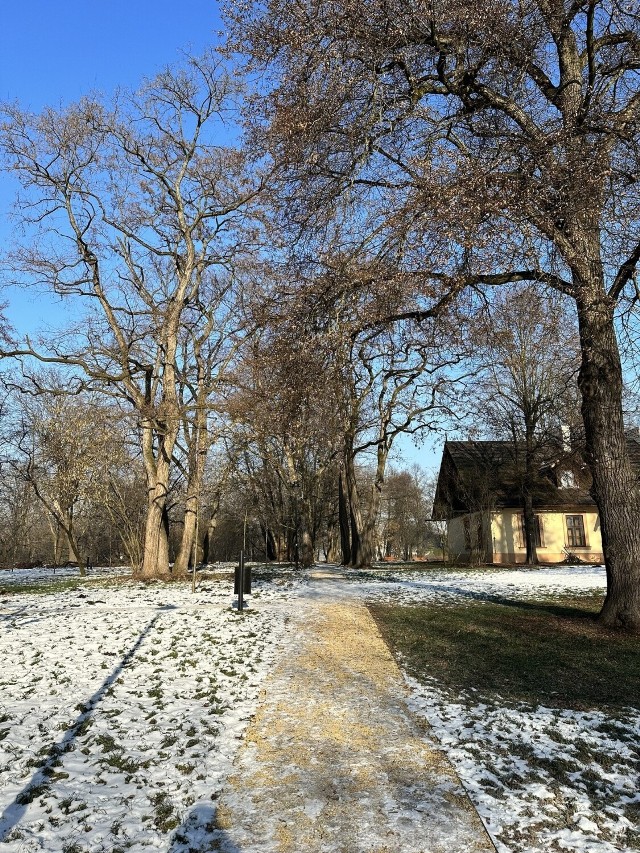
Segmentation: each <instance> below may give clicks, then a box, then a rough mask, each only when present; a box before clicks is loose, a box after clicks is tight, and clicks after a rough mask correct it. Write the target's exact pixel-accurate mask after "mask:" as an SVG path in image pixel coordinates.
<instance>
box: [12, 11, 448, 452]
mask: <svg viewBox="0 0 640 853" xmlns="http://www.w3.org/2000/svg"><path fill="white" fill-rule="evenodd" d="M221 29H222V23H221V21H220V16H219V10H218V4H217V2H216V0H180V2H175V0H171V2H170V0H154V2H151V0H129V2H124V0H110V2H108V3H107V2H104V0H84V2H80V0H58V2H54V0H37V2H34V0H22V2H16V0H5V2H4V3H2V4H1V5H0V102H2V101H5V102H6V101H16V100H17V101H19V102H20V104H21V105H22V106H23V107H25V108H27V109H29V110H33V111H38V110H40V109H41V108H42V107H44V106H47V105H52V106H59V105H61V104H65V103H69V102H71V101H74V100H77V99H78V98H80V97H81V96H82V95H84V94H86V93H88V92H101V93H102V94H105V95H108V94H110V93H111V92H113V91H114V90H115V89H116V88H117V87H118V86H124V87H129V88H131V87H136V86H137V85H138V83H139V82H140V81H141V80H142V79H143V78H144V77H151V76H153V75H154V74H155V73H156V72H158V71H159V70H161V69H162V68H164V67H166V66H167V65H171V64H174V63H176V62H178V61H179V60H180V58H181V56H182V54H183V53H184V52H188V53H193V54H198V53H200V52H202V51H203V50H204V49H205V48H206V47H208V46H210V45H212V44H213V43H215V42H216V41H217V40H218V34H219V32H220V30H221ZM16 189H17V188H16V186H15V184H14V183H13V181H12V180H11V178H10V177H9V176H7V175H6V173H3V172H1V171H0V254H2V253H3V252H4V251H5V250H6V249H7V248H8V247H9V246H10V242H11V233H12V225H11V222H10V219H9V212H10V209H11V205H12V201H13V198H14V195H15V192H16ZM0 300H2V301H4V300H7V301H8V309H7V315H8V317H9V320H10V321H11V322H12V324H13V325H14V326H15V327H16V329H17V331H18V332H19V333H22V334H25V333H27V334H35V332H36V331H37V330H46V328H47V327H48V326H52V327H55V326H61V325H63V324H64V321H65V315H64V310H65V308H63V305H62V303H61V302H60V300H58V299H56V298H55V297H53V296H50V295H48V294H45V293H37V292H35V291H34V290H30V289H29V290H25V289H17V288H12V287H7V286H6V279H5V286H4V288H3V289H2V290H1V291H0ZM67 310H68V309H67ZM399 445H400V447H401V452H402V455H403V456H404V457H405V459H406V460H407V461H414V460H415V461H417V462H419V463H420V464H422V465H426V466H427V467H433V466H436V465H437V462H438V461H439V452H436V453H435V454H434V452H433V450H432V449H431V448H430V446H429V444H427V447H425V448H424V449H422V450H418V451H416V450H415V449H414V448H413V446H412V442H411V440H410V439H408V438H405V439H404V440H402V441H400V442H399Z"/></svg>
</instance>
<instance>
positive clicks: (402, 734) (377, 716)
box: [217, 577, 495, 853]
mask: <svg viewBox="0 0 640 853" xmlns="http://www.w3.org/2000/svg"><path fill="white" fill-rule="evenodd" d="M317 582H318V583H320V584H321V583H322V580H321V579H320V578H319V577H318V579H317ZM293 629H294V631H295V632H296V634H297V636H298V637H299V642H298V643H297V645H296V650H295V652H293V653H291V654H289V655H288V657H287V659H285V660H282V661H281V663H280V665H279V666H278V668H277V669H276V670H275V671H274V673H273V674H272V675H271V677H270V679H269V680H268V682H267V684H266V687H265V691H264V695H263V698H262V702H261V705H260V707H259V710H258V713H257V715H256V717H255V719H254V720H253V722H252V723H251V725H250V727H249V730H248V732H247V737H246V742H245V744H244V745H243V747H242V748H241V752H240V755H239V758H238V761H237V762H236V772H235V774H234V775H233V776H232V777H231V778H230V779H229V786H228V788H227V791H226V793H225V794H224V796H223V798H222V800H221V802H220V803H219V805H218V810H217V824H218V827H219V829H221V830H224V834H225V836H226V839H227V843H226V844H225V845H224V846H225V847H227V849H228V850H230V851H232V850H237V851H240V853H254V852H255V853H257V851H260V853H269V851H274V853H275V851H277V853H320V851H322V853H441V851H442V853H445V851H446V853H458V851H460V853H462V851H468V853H481V851H495V848H494V847H493V845H492V843H491V841H490V840H489V838H488V836H487V834H486V832H485V829H484V827H483V825H482V823H481V821H480V819H479V817H478V815H477V813H476V811H475V810H474V808H473V806H472V805H471V803H470V802H469V800H468V798H467V796H466V794H465V792H464V789H463V788H462V786H461V784H460V781H459V779H458V777H457V776H456V774H455V772H454V770H453V768H452V767H451V765H450V764H449V762H448V761H447V760H446V758H445V757H444V756H443V754H442V753H441V752H440V751H439V750H438V748H437V746H436V744H435V742H434V741H433V740H432V738H431V737H430V736H429V732H428V731H427V730H425V729H424V728H421V727H420V725H419V724H418V722H417V720H415V718H413V717H412V716H411V714H410V713H409V711H408V709H407V707H406V705H405V702H404V695H405V692H404V691H405V688H404V685H403V679H402V673H401V672H400V670H399V668H398V666H397V664H396V662H395V661H394V659H393V657H392V656H391V654H390V652H389V650H388V648H387V647H386V645H385V643H384V642H383V640H382V638H381V636H380V634H379V632H378V629H377V627H376V624H375V622H374V620H373V618H372V617H371V615H370V613H369V611H368V610H367V609H366V607H364V606H362V605H361V604H356V603H324V602H315V603H314V604H313V605H309V604H307V605H305V606H304V607H303V608H301V611H300V612H299V614H298V616H297V617H296V624H295V625H294V626H293Z"/></svg>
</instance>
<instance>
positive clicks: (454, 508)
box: [433, 440, 640, 520]
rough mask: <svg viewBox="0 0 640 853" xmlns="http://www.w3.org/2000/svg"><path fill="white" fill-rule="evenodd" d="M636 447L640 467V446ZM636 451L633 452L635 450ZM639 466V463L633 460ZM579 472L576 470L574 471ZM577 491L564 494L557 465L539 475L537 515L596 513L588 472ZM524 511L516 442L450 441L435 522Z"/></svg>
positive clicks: (535, 495) (582, 475)
mask: <svg viewBox="0 0 640 853" xmlns="http://www.w3.org/2000/svg"><path fill="white" fill-rule="evenodd" d="M628 443H629V445H631V444H633V452H634V454H637V459H638V465H639V467H640V442H636V441H632V440H628ZM630 450H631V447H630ZM633 461H634V463H635V461H636V460H635V459H633ZM574 470H575V466H574ZM576 482H577V485H578V487H577V488H560V487H559V486H558V484H557V482H556V478H555V471H554V469H553V465H547V466H546V467H545V468H544V469H541V470H540V474H539V477H538V480H537V482H536V485H535V488H534V490H533V505H534V507H536V508H538V509H543V508H547V509H553V508H558V509H560V508H563V507H593V506H595V502H594V500H593V498H592V497H591V495H590V493H589V485H590V481H589V476H588V474H587V473H586V470H584V469H583V470H580V471H578V476H577V480H576ZM519 506H522V498H521V496H520V489H519V485H518V476H517V471H516V466H515V454H514V444H513V442H511V441H447V442H446V443H445V447H444V452H443V455H442V463H441V465H440V473H439V476H438V485H437V488H436V496H435V500H434V505H433V518H434V519H437V520H445V519H447V518H451V517H452V516H454V515H457V514H460V513H465V512H474V511H478V510H482V509H492V508H500V507H519Z"/></svg>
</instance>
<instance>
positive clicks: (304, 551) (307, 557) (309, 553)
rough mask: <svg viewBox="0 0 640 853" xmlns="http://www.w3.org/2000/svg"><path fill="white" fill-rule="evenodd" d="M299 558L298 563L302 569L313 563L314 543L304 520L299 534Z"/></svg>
mask: <svg viewBox="0 0 640 853" xmlns="http://www.w3.org/2000/svg"><path fill="white" fill-rule="evenodd" d="M298 556H299V559H300V565H301V566H302V567H303V568H304V569H308V568H309V567H310V566H312V565H313V563H314V559H313V557H314V545H313V539H312V537H311V533H310V532H309V529H308V527H307V525H306V524H304V522H303V523H302V528H301V530H300V534H299V555H298Z"/></svg>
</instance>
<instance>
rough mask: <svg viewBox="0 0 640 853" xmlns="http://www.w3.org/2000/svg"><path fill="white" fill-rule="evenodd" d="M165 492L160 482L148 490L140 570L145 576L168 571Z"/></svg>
mask: <svg viewBox="0 0 640 853" xmlns="http://www.w3.org/2000/svg"><path fill="white" fill-rule="evenodd" d="M166 494H167V493H166V487H165V486H164V485H163V484H162V483H158V484H157V485H156V487H155V488H154V489H151V490H150V491H149V503H148V505H147V518H146V521H145V529H144V551H143V556H142V571H141V574H142V576H143V577H145V578H153V577H157V576H159V575H166V574H168V573H169V537H168V536H167V529H166V524H165V518H164V515H165V502H166V499H167V498H166Z"/></svg>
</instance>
